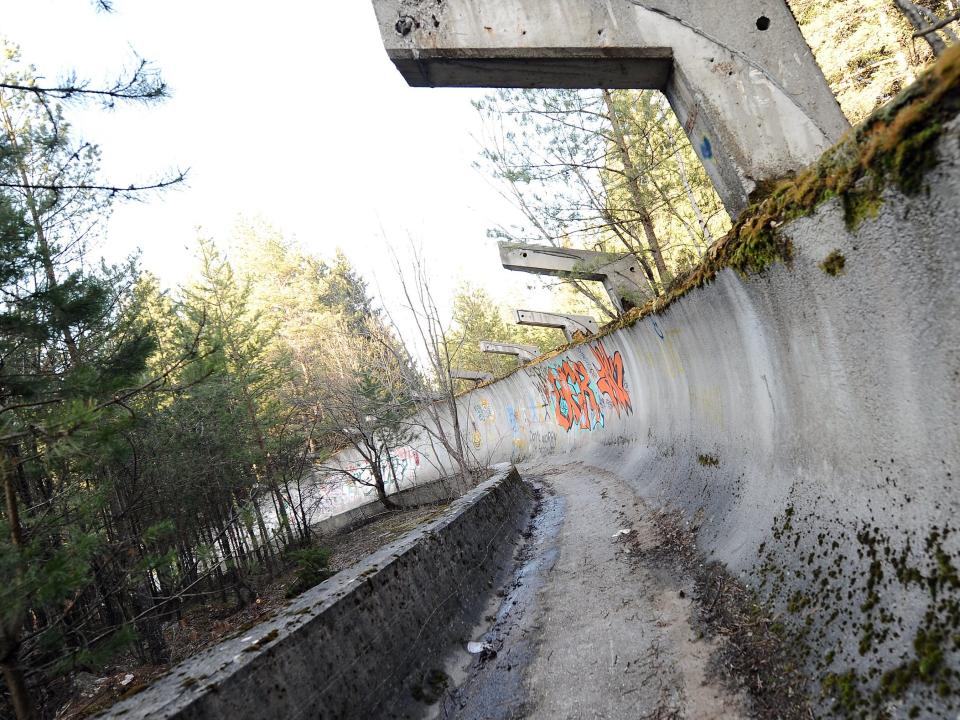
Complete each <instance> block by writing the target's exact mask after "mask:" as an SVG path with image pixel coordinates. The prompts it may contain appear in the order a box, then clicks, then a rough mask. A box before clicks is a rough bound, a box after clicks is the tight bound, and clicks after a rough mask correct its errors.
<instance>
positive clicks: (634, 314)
mask: <svg viewBox="0 0 960 720" xmlns="http://www.w3.org/2000/svg"><path fill="white" fill-rule="evenodd" d="M958 113H960V46H954V47H952V48H950V49H949V50H948V51H947V52H946V53H944V55H943V57H941V58H940V60H939V61H938V62H937V64H936V65H934V66H933V67H932V68H930V70H929V71H928V72H927V73H925V74H924V75H923V76H922V77H920V78H919V79H918V80H917V82H916V83H914V84H913V85H911V86H910V87H909V88H907V89H906V90H904V91H903V92H902V93H901V94H900V95H899V96H898V97H896V98H895V99H894V100H892V101H891V102H890V103H888V104H887V105H885V106H883V107H881V108H879V109H878V110H877V111H875V112H874V113H873V114H872V115H871V116H870V117H868V118H867V119H866V120H865V121H864V122H863V123H862V124H861V125H860V126H858V127H856V128H853V129H851V130H850V132H848V133H847V134H846V135H845V136H844V137H843V138H842V139H841V140H840V141H839V142H838V143H837V144H836V145H834V146H833V147H832V148H830V149H829V150H827V151H826V152H825V153H824V154H823V156H822V157H821V158H820V160H819V161H818V162H817V163H815V164H814V165H812V166H811V167H809V168H807V169H806V170H804V171H803V172H801V173H799V174H798V175H796V176H795V177H792V178H788V179H785V180H783V181H781V182H779V183H775V184H774V185H773V187H772V188H770V189H769V191H768V192H767V194H765V195H764V196H763V197H762V198H760V199H757V200H755V201H754V202H753V203H752V204H751V205H750V207H748V208H747V210H746V211H744V213H743V215H742V216H741V217H740V219H739V220H738V221H737V222H736V224H735V225H734V226H733V228H732V229H731V230H730V232H729V233H728V234H727V235H726V236H724V237H723V238H721V239H719V240H718V241H716V242H715V243H714V244H713V245H712V246H711V247H710V249H709V250H707V253H706V254H705V255H704V257H703V260H702V261H701V262H700V264H699V265H698V266H697V267H696V268H694V269H693V270H692V271H691V272H689V273H688V274H687V275H685V276H684V277H682V278H679V279H678V280H677V281H676V282H675V283H674V284H673V286H672V287H671V289H670V290H669V291H668V292H666V293H664V294H663V295H661V296H660V297H658V298H655V299H654V300H652V301H650V302H649V303H647V304H646V305H644V306H643V307H640V308H636V309H634V310H631V311H630V312H628V313H626V314H625V315H623V317H621V318H618V319H617V320H616V321H614V322H612V323H610V324H608V325H606V326H605V327H604V328H603V330H602V331H601V333H600V335H601V336H602V335H605V334H607V333H609V332H613V331H615V330H618V329H620V328H622V327H628V326H630V325H633V324H634V323H636V322H637V321H638V320H640V319H641V318H643V317H646V316H647V315H650V314H656V313H660V312H662V311H663V310H665V309H666V308H667V307H668V306H669V305H670V304H672V303H673V302H674V301H676V300H678V299H679V298H681V297H683V296H684V295H686V294H687V293H688V292H690V291H691V290H694V289H695V288H699V287H703V286H704V285H706V284H708V283H710V282H712V281H713V279H714V278H715V277H716V276H717V274H718V273H719V272H720V271H722V270H724V269H726V268H732V269H734V270H736V271H737V272H739V273H741V274H743V275H748V274H755V273H759V272H762V271H763V270H765V269H766V268H767V267H769V266H770V265H771V264H773V263H775V262H789V261H790V259H791V256H792V248H791V245H790V241H789V239H787V238H785V237H782V233H780V232H779V228H780V226H781V225H783V224H784V223H787V222H790V221H791V220H795V219H797V218H799V217H803V216H806V215H810V214H811V213H812V212H813V211H814V210H816V208H817V207H819V206H820V205H821V204H823V203H824V202H826V201H828V200H830V199H832V198H840V199H841V201H842V202H843V204H844V217H845V220H846V223H847V227H848V228H850V229H851V230H853V229H856V227H857V226H858V225H859V224H860V223H861V222H862V221H863V220H864V219H865V218H868V217H872V216H874V215H876V213H877V211H878V210H879V208H880V206H881V205H882V202H883V200H882V192H883V190H884V189H885V188H886V187H888V186H893V187H896V188H898V189H900V190H901V191H902V192H904V193H905V194H907V195H912V194H916V193H918V192H920V191H921V190H922V189H923V182H924V177H925V175H926V173H927V172H928V171H929V170H930V169H931V168H932V167H934V166H935V165H936V163H937V156H936V143H937V140H939V138H940V135H941V133H942V129H943V125H944V123H945V122H946V121H948V120H950V119H952V118H953V117H955V116H956V115H957V114H958Z"/></svg>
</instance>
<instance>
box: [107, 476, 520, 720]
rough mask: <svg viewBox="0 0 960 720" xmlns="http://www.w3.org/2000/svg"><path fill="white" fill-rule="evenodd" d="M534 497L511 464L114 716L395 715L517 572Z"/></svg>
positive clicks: (194, 660)
mask: <svg viewBox="0 0 960 720" xmlns="http://www.w3.org/2000/svg"><path fill="white" fill-rule="evenodd" d="M531 505H532V497H531V493H530V490H529V488H528V486H526V485H525V484H524V483H523V481H522V480H521V479H520V477H519V475H518V474H517V472H516V470H514V469H512V468H508V469H503V470H501V471H500V472H499V473H498V474H497V475H495V476H494V477H493V478H491V479H490V480H488V481H486V482H485V483H483V484H482V485H480V486H479V487H477V488H476V489H475V490H473V491H471V492H470V493H468V494H467V495H465V496H464V497H462V498H460V499H459V500H456V501H454V503H453V504H452V505H451V507H450V509H449V511H448V512H446V513H445V514H444V515H443V517H441V518H440V519H438V520H436V521H435V522H432V523H430V524H428V525H427V526H425V527H423V528H421V529H418V530H415V531H414V532H412V533H410V534H409V535H407V536H406V537H404V538H402V539H400V540H398V541H396V542H394V543H391V544H390V545H388V546H386V547H384V548H383V549H381V550H379V551H378V552H376V553H374V554H373V555H371V556H370V557H369V558H367V559H366V560H364V561H363V562H361V563H358V564H357V565H356V566H354V567H352V568H350V569H348V570H345V571H343V572H341V573H339V574H338V575H336V576H335V577H333V578H331V579H330V580H328V581H326V582H324V583H322V584H320V585H318V586H317V587H315V588H313V589H312V590H310V591H308V592H307V593H305V594H304V595H302V596H300V597H299V598H297V599H296V600H295V601H293V603H292V604H291V605H290V606H289V607H288V608H287V609H285V610H284V611H282V612H281V613H280V614H278V615H277V616H276V617H275V618H274V619H272V620H269V621H267V622H265V623H263V624H261V625H258V626H257V627H256V628H254V629H253V630H251V631H250V632H249V634H248V635H245V636H244V637H241V638H235V639H233V640H228V641H226V642H224V643H221V644H220V645H218V646H216V647H215V648H212V649H211V650H209V651H207V652H204V653H201V654H199V655H197V656H196V657H194V658H191V659H190V660H188V661H186V662H184V663H182V664H181V665H179V666H178V667H177V668H175V669H174V670H173V671H172V672H171V673H170V674H169V675H167V676H166V677H164V678H163V679H161V680H160V681H158V682H157V683H156V684H154V685H153V686H151V687H150V688H149V689H148V690H146V691H144V692H142V693H140V694H139V695H137V696H135V697H133V698H130V699H128V700H126V701H124V702H121V703H119V704H117V705H115V706H114V707H113V708H111V710H110V711H108V712H107V713H106V715H104V716H103V717H110V718H120V717H138V718H178V719H180V720H187V719H188V718H208V719H209V718H230V720H243V719H244V718H250V719H251V720H253V719H255V718H367V717H372V716H375V717H391V713H392V707H393V706H395V705H397V699H398V697H401V696H403V697H406V696H408V695H409V694H410V688H411V686H416V684H418V683H422V682H423V679H422V678H421V674H422V673H423V671H425V670H429V669H430V668H432V667H433V664H432V663H433V662H434V656H435V655H442V654H444V653H445V652H446V651H447V650H448V647H449V646H450V644H451V643H458V642H459V641H460V640H461V639H462V638H465V637H469V632H470V629H471V628H472V627H473V625H474V624H475V623H476V621H477V620H478V619H479V618H478V617H476V616H477V615H478V614H479V612H480V610H481V608H482V606H483V602H484V596H485V593H486V591H487V590H488V588H489V587H492V586H493V585H494V583H495V582H496V581H497V580H498V578H499V577H500V576H501V575H502V574H503V573H504V572H505V571H507V570H509V569H511V566H512V554H513V550H514V543H513V540H514V538H515V537H516V535H517V533H518V532H519V531H520V529H521V528H523V527H524V526H525V525H526V523H527V521H528V517H529V514H530V508H531Z"/></svg>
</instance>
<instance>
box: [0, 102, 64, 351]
mask: <svg viewBox="0 0 960 720" xmlns="http://www.w3.org/2000/svg"><path fill="white" fill-rule="evenodd" d="M0 114H2V116H3V124H4V129H5V130H6V132H7V138H8V139H9V140H10V146H11V147H12V148H13V151H14V157H15V163H16V166H17V173H18V174H19V175H20V182H21V183H22V184H23V195H24V199H25V200H26V203H27V209H28V210H29V211H30V220H31V222H32V224H33V230H34V232H35V233H36V237H37V248H38V249H39V250H40V262H41V264H42V265H43V272H44V276H45V277H46V279H47V283H48V285H49V286H50V287H49V289H50V290H51V291H52V290H53V288H55V287H56V286H57V284H58V283H57V273H56V270H55V268H54V266H53V252H52V251H51V249H50V244H49V243H48V242H47V234H46V230H45V229H44V227H43V220H42V218H41V217H40V210H39V208H38V207H37V199H36V197H34V194H33V185H32V183H31V182H30V177H29V175H27V168H26V166H25V165H24V163H23V158H22V156H21V155H20V144H19V142H18V141H17V131H16V128H14V126H13V121H12V120H11V119H10V113H9V111H8V109H7V102H6V99H5V98H4V96H3V92H2V91H0ZM54 322H55V323H56V325H57V329H58V330H59V331H60V334H61V335H62V336H63V342H64V344H65V345H66V346H67V354H68V355H69V357H70V364H71V365H72V366H74V367H76V366H77V365H78V364H79V363H80V351H79V349H78V348H77V341H76V339H75V338H74V336H73V332H72V331H71V330H70V327H69V326H68V325H67V323H66V321H65V320H64V317H63V311H62V310H61V309H60V308H59V307H54Z"/></svg>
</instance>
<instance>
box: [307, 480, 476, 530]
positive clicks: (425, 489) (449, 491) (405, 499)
mask: <svg viewBox="0 0 960 720" xmlns="http://www.w3.org/2000/svg"><path fill="white" fill-rule="evenodd" d="M457 494H458V493H457V492H456V490H455V489H454V488H453V487H452V486H451V485H450V484H449V483H447V482H444V481H441V480H434V481H433V482H427V483H423V484H422V485H415V486H414V487H411V488H406V489H404V490H401V491H400V492H397V493H391V494H390V500H391V501H392V502H393V503H394V504H396V505H397V506H398V507H401V508H414V507H417V506H418V505H429V504H431V503H439V502H442V501H444V500H452V499H453V498H454V497H456V496H457ZM384 512H386V511H385V510H384V507H383V503H381V502H380V501H379V500H371V501H370V502H368V503H366V504H364V505H360V506H358V507H354V508H350V509H349V510H347V511H345V512H341V513H337V514H336V515H331V516H330V517H328V518H324V519H323V520H321V521H320V522H318V523H315V524H314V525H313V526H312V529H313V532H314V533H315V534H316V535H318V536H320V537H323V536H325V535H333V534H335V533H338V532H340V531H342V530H345V529H347V528H350V527H351V526H354V525H357V524H358V523H364V522H367V521H368V520H371V519H373V518H375V517H376V516H378V515H382V514H383V513H384Z"/></svg>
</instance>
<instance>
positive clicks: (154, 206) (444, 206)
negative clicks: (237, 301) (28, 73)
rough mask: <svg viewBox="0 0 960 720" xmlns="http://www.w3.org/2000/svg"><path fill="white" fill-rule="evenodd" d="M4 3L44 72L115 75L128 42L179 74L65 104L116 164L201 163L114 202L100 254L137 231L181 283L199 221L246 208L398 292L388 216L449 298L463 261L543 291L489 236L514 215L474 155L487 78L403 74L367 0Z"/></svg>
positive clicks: (18, 36)
mask: <svg viewBox="0 0 960 720" xmlns="http://www.w3.org/2000/svg"><path fill="white" fill-rule="evenodd" d="M0 7H2V10H0V33H2V34H3V35H5V36H6V37H7V38H8V39H10V40H12V41H14V42H16V43H18V44H20V46H21V48H22V51H23V56H24V59H25V60H28V61H31V62H33V63H34V64H35V65H36V66H37V68H38V70H39V72H40V73H42V74H44V75H47V76H49V77H51V78H54V77H56V76H58V75H60V74H61V73H62V72H63V71H65V70H69V69H71V68H72V69H76V70H77V72H78V73H79V74H80V75H81V76H86V77H90V78H92V79H94V80H98V79H103V78H107V77H109V76H111V75H116V72H117V70H118V69H120V68H121V67H122V66H123V64H124V63H127V64H129V62H130V58H131V49H134V50H136V52H137V53H139V54H140V55H141V56H143V57H145V58H147V59H149V60H151V61H154V62H155V63H156V64H157V65H158V66H159V67H160V69H161V70H162V72H163V76H164V78H165V80H166V81H167V82H168V84H169V85H170V88H171V90H172V93H173V97H172V98H171V99H170V100H168V101H167V102H165V103H164V104H163V105H160V106H154V107H151V108H149V109H140V108H120V109H118V110H115V111H113V112H110V113H105V112H103V111H102V110H100V109H98V108H93V107H92V108H90V109H89V110H84V111H81V112H77V111H73V110H71V112H70V115H69V117H70V118H71V119H73V121H74V125H75V127H77V129H78V130H79V131H80V133H81V134H82V135H83V136H84V137H85V138H86V139H88V140H92V141H94V142H96V143H98V144H100V146H101V148H102V150H103V170H104V175H105V176H106V177H107V178H109V179H110V180H112V181H114V182H117V183H119V184H125V183H128V182H131V181H134V180H137V181H142V180H147V179H149V178H150V177H151V175H156V174H159V173H160V172H161V171H164V170H167V169H171V168H174V167H184V168H187V167H189V168H190V173H189V179H188V185H187V187H185V188H183V189H180V190H175V191H171V192H168V193H166V194H165V195H163V196H160V197H158V198H152V199H150V200H149V201H148V202H146V203H134V204H126V205H122V206H119V207H118V208H117V209H116V211H115V213H114V217H113V218H112V220H111V222H110V225H109V234H108V240H107V244H106V246H105V248H104V252H105V253H106V254H107V255H109V256H111V257H114V258H115V257H118V256H122V255H125V254H127V253H129V252H131V251H133V250H134V249H136V248H141V249H142V251H143V267H145V268H146V269H149V270H152V271H153V272H155V273H157V274H158V275H160V277H161V279H162V280H163V281H164V282H165V283H167V284H171V285H172V284H176V283H177V282H179V281H182V280H183V279H184V277H185V273H186V272H187V270H188V269H189V267H190V265H191V256H190V253H189V251H188V250H187V246H188V245H189V244H190V243H191V240H192V239H193V237H194V236H195V234H196V230H195V229H196V228H197V227H198V226H202V227H203V228H204V230H205V231H206V232H208V233H210V234H212V235H213V236H214V237H217V236H220V237H223V236H224V234H225V233H226V232H227V231H228V229H229V227H230V226H231V225H232V224H233V222H234V220H235V219H236V217H237V215H238V214H239V213H245V214H250V215H256V214H259V215H261V216H262V217H263V218H264V219H266V220H267V221H269V222H271V223H272V224H274V225H276V226H277V227H279V228H280V229H282V230H283V231H284V232H285V233H287V234H289V235H292V236H295V237H296V238H297V239H298V240H300V241H301V242H302V243H303V244H304V245H305V246H306V247H307V248H308V249H310V250H311V251H314V252H316V253H319V254H322V255H330V254H332V253H333V252H334V249H335V248H337V247H341V248H343V249H344V251H345V252H346V253H347V255H348V256H349V257H350V259H351V260H352V261H353V262H354V264H355V265H356V266H357V267H358V268H359V269H360V270H361V272H362V273H363V274H364V276H365V277H366V278H368V280H369V281H370V282H371V285H372V286H373V285H379V287H380V288H381V289H382V292H383V294H384V295H385V300H386V302H387V303H392V302H393V300H394V298H395V297H396V294H395V293H396V289H395V286H394V284H393V283H392V281H391V275H392V273H391V272H390V267H391V264H390V260H389V257H388V254H387V250H386V242H385V241H384V233H385V234H386V238H387V241H388V242H390V243H392V244H393V245H394V246H395V247H397V249H398V252H401V253H404V252H406V249H407V247H408V237H412V238H414V239H415V241H416V242H418V243H419V244H421V245H422V247H423V248H424V250H425V253H426V255H427V257H428V263H429V267H430V269H431V274H432V276H433V277H434V278H435V280H436V291H437V294H438V296H439V297H440V298H443V299H445V300H446V299H449V297H450V295H451V293H452V291H453V289H454V287H455V285H456V283H457V281H459V280H460V279H469V280H471V281H473V282H476V283H479V284H483V285H486V286H487V287H488V288H489V289H490V290H491V291H492V292H493V294H494V295H495V296H499V297H504V298H506V297H508V296H513V297H514V298H516V299H521V300H529V301H530V302H526V303H525V304H528V305H529V304H530V303H531V302H533V304H534V306H535V305H536V304H537V303H536V301H535V300H533V298H534V295H533V294H531V293H529V292H528V291H527V290H526V287H527V286H528V285H529V284H530V282H531V280H532V279H533V278H532V276H529V275H523V274H517V273H509V272H508V271H506V270H503V269H502V268H501V267H500V265H499V261H498V257H497V252H496V243H495V241H493V240H490V239H488V238H487V237H486V230H487V228H489V227H491V226H493V225H496V224H498V223H502V224H509V223H510V222H511V221H513V220H515V219H516V215H515V211H514V210H513V209H512V208H511V207H510V205H509V204H507V203H506V202H505V201H504V200H502V199H501V198H500V197H499V195H498V194H497V192H496V190H495V189H494V188H493V187H492V186H491V184H490V181H489V180H488V179H486V178H485V177H483V176H482V175H480V174H479V173H478V172H477V171H476V170H474V169H473V168H472V167H471V162H472V161H474V160H475V159H476V157H477V154H478V151H479V146H478V144H477V140H475V139H474V138H479V137H480V134H481V133H480V122H479V118H478V116H477V113H476V111H475V110H474V109H473V107H472V106H471V104H470V100H471V99H472V98H474V97H478V96H480V95H482V94H483V93H482V92H480V91H466V90H429V89H413V88H409V87H407V85H406V83H405V82H404V81H403V79H402V78H401V77H400V75H399V73H397V71H396V70H395V69H394V68H393V65H392V64H391V63H390V62H389V60H387V57H386V55H385V53H384V50H383V47H382V45H381V44H380V38H379V32H378V28H377V24H376V20H375V18H374V14H373V10H372V7H371V4H370V2H369V0H342V1H341V2H303V1H302V0H273V1H272V2H263V1H262V0H259V1H258V2H252V1H247V0H239V1H238V0H231V1H230V2H227V1H226V0H203V1H202V2H200V1H197V0H163V1H162V2H161V1H160V0H115V9H116V12H115V13H114V14H103V13H97V12H95V10H94V9H93V6H92V3H91V2H90V1H89V0H0ZM538 295H539V297H540V298H543V295H542V294H539V293H538ZM541 304H542V303H541ZM542 309H549V308H546V307H545V308H542Z"/></svg>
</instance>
